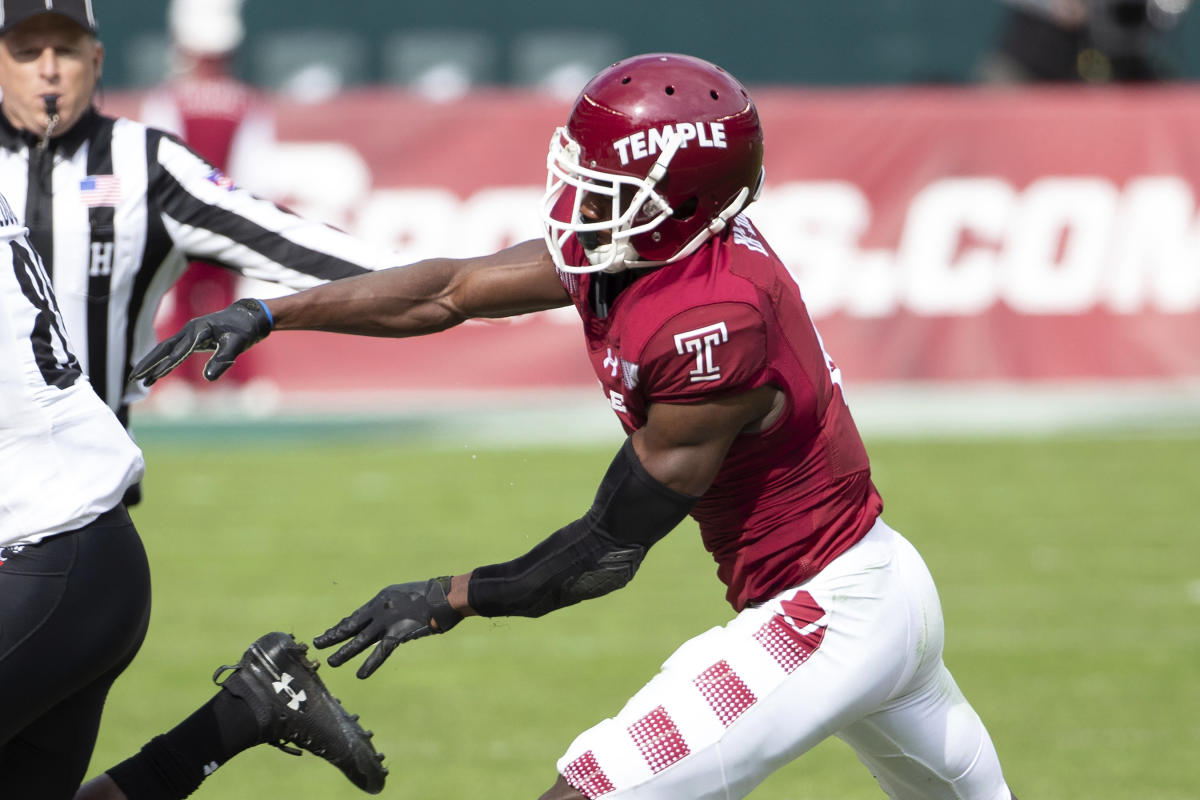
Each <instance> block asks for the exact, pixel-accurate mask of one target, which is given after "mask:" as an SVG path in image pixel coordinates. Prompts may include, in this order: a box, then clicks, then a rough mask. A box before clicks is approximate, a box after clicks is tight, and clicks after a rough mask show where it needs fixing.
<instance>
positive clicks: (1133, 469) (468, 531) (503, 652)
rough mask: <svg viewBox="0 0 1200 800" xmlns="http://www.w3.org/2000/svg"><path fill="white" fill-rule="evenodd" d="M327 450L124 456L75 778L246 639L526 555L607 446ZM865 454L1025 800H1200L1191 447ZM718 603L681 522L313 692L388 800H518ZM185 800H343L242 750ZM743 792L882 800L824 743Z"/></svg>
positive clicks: (1199, 623)
mask: <svg viewBox="0 0 1200 800" xmlns="http://www.w3.org/2000/svg"><path fill="white" fill-rule="evenodd" d="M327 433H328V432H325V434H327ZM325 434H323V435H320V436H314V437H311V438H309V439H305V438H304V437H281V438H277V439H261V438H253V437H251V438H250V440H245V441H243V440H240V439H239V437H238V436H236V435H235V436H224V437H222V436H220V435H215V436H213V437H208V438H201V439H200V440H197V441H190V442H180V441H175V440H172V439H171V438H169V437H161V436H158V437H156V436H150V437H143V438H144V443H145V449H146V456H147V461H148V464H149V468H148V479H147V481H146V492H147V500H146V502H145V503H144V504H143V505H142V506H141V507H139V508H138V509H136V511H135V520H136V522H137V523H138V526H139V528H140V529H141V531H142V535H143V538H144V539H145V541H146V546H147V550H148V551H149V554H150V561H151V566H152V569H153V574H154V583H155V588H154V591H155V596H154V614H153V619H152V622H151V630H150V635H149V638H148V640H147V642H146V644H145V646H144V648H143V649H142V652H141V654H140V655H139V657H138V660H137V661H136V662H135V663H134V665H133V667H132V668H131V669H130V670H129V671H128V672H127V673H126V674H125V676H124V677H123V678H122V679H121V680H120V681H119V682H118V684H117V686H116V687H115V689H114V691H113V694H112V695H111V698H110V702H109V706H108V709H107V713H106V717H105V722H104V727H103V730H102V733H101V738H100V742H99V745H98V748H97V751H96V754H95V758H94V760H93V764H92V769H91V773H90V774H95V773H96V772H99V771H102V770H103V769H104V768H105V767H106V766H109V765H111V764H112V763H114V762H115V761H118V760H120V759H121V758H123V757H124V756H125V755H127V754H129V753H131V752H133V751H134V750H136V749H137V748H138V747H139V746H140V745H141V743H142V742H143V741H144V740H146V739H147V738H149V737H150V736H152V735H154V734H156V733H158V732H161V731H162V730H165V729H166V728H168V727H170V726H171V725H172V724H173V723H174V722H175V721H177V720H178V719H180V718H181V717H182V716H183V715H184V714H186V713H188V712H190V711H191V710H192V709H193V708H194V707H196V706H197V705H198V704H200V703H201V702H203V701H204V700H205V699H207V698H208V697H209V696H210V695H211V693H212V692H213V691H214V687H213V686H212V684H211V683H210V682H209V678H210V676H211V674H212V672H213V670H214V669H215V668H216V667H217V666H218V665H220V664H225V663H232V662H234V661H236V660H237V658H238V657H239V655H240V654H241V652H242V651H243V650H244V649H245V647H246V646H247V645H248V644H249V643H250V642H251V641H252V640H253V639H255V638H256V637H257V636H258V635H259V634H261V633H264V632H266V631H269V630H287V631H291V632H294V633H295V634H296V635H297V636H298V637H299V638H302V639H304V640H310V639H311V638H312V636H314V635H315V634H317V633H319V632H321V631H322V630H324V629H325V628H326V627H327V626H328V625H329V624H332V623H333V622H336V621H337V620H338V619H340V618H341V617H342V616H343V615H345V614H347V613H349V612H350V611H351V610H353V609H354V608H356V607H357V606H358V605H359V604H360V603H362V602H363V601H365V600H367V599H368V598H369V597H370V596H372V595H373V594H374V593H375V591H376V590H378V589H379V588H381V587H382V586H384V585H386V584H389V583H395V582H400V581H407V580H414V579H418V578H425V577H429V576H432V575H437V574H444V573H448V572H460V571H465V570H467V569H469V568H471V567H473V566H476V565H478V564H481V563H490V562H492V561H496V560H502V559H506V558H509V557H512V556H514V555H517V554H519V553H521V552H524V551H525V550H526V549H527V548H528V547H529V546H531V545H532V544H534V543H535V542H536V541H538V540H539V539H540V538H541V537H543V536H544V535H546V534H547V533H549V532H550V531H551V530H553V529H555V528H556V527H558V526H559V525H561V524H563V523H565V522H567V521H569V520H571V519H574V518H575V517H576V516H578V515H579V514H580V513H582V512H583V511H584V510H585V509H586V508H587V506H588V504H589V503H590V501H591V496H592V493H593V491H594V488H595V485H596V482H597V481H598V479H599V477H600V475H601V472H602V470H603V469H604V467H605V466H606V465H607V462H608V459H609V457H610V455H611V452H612V450H613V449H614V448H612V447H609V446H607V445H603V446H599V445H597V446H580V447H576V448H562V449H536V450H535V449H526V450H521V449H499V448H476V447H474V446H472V445H469V444H468V445H445V444H443V445H429V444H415V443H413V442H412V441H411V440H406V439H403V438H397V437H389V436H379V437H377V438H375V439H374V440H372V438H370V437H368V436H363V435H361V432H360V434H355V435H346V436H341V437H339V436H329V435H325ZM242 438H244V437H242ZM615 443H616V442H615V441H614V447H615ZM868 446H869V448H870V450H871V453H872V457H873V459H874V465H875V476H876V482H877V483H878V485H879V486H880V488H881V490H882V491H883V494H884V498H885V502H886V509H885V516H886V518H887V519H888V521H889V522H890V524H891V525H892V526H893V527H895V528H897V529H898V530H900V531H901V532H903V533H904V534H905V535H906V536H908V538H909V539H911V540H912V541H913V542H914V543H915V544H916V545H917V547H918V548H919V549H920V550H921V551H922V553H923V554H924V556H925V558H926V560H927V561H928V562H929V565H930V568H931V569H932V570H933V573H934V576H935V578H936V579H937V580H938V583H939V587H940V590H941V593H942V601H943V605H944V607H945V612H946V619H947V653H946V660H947V663H948V664H949V665H950V668H951V669H952V670H953V671H954V673H955V676H956V678H957V679H958V682H959V684H960V685H961V686H962V688H963V690H964V691H965V692H966V694H967V696H968V697H969V698H970V699H971V700H972V702H973V703H974V705H975V707H976V708H977V709H978V710H979V712H980V714H981V715H982V716H983V718H984V720H985V721H986V722H987V724H988V726H989V728H990V730H991V732H992V735H993V738H994V739H995V742H996V746H997V748H998V750H999V752H1000V755H1001V759H1002V761H1003V762H1004V765H1005V771H1006V774H1007V776H1008V778H1009V781H1010V783H1011V785H1012V786H1013V788H1014V789H1015V791H1016V792H1017V793H1018V795H1019V796H1020V797H1021V798H1022V800H1063V799H1064V798H1088V800H1106V799H1107V798H1112V800H1118V798H1119V799H1120V800H1127V799H1129V798H1137V800H1195V799H1196V798H1200V766H1198V762H1197V759H1196V753H1197V750H1198V749H1200V720H1198V716H1200V541H1198V537H1197V533H1198V532H1200V523H1198V522H1197V517H1196V513H1195V507H1194V503H1195V501H1196V499H1197V494H1198V490H1200V437H1198V435H1197V433H1196V432H1195V431H1191V432H1187V433H1182V434H1179V435H1166V434H1157V435H1153V436H1150V435H1146V436H1135V435H1128V436H1112V437H1101V436H1094V437H1088V436H1069V437H1055V438H1036V439H1022V438H1013V439H975V440H946V439H930V440H920V441H908V440H905V441H901V440H873V441H869V442H868ZM722 597H723V587H721V586H720V585H719V584H718V582H717V580H716V577H715V575H714V568H713V565H712V563H711V560H710V559H709V557H708V555H707V554H706V553H705V552H704V551H703V549H702V548H701V546H700V543H699V538H698V535H696V533H695V530H694V527H693V526H692V525H691V523H690V522H689V523H688V524H686V525H685V526H683V527H681V528H680V529H679V530H677V531H676V532H675V533H674V534H672V535H671V536H670V537H668V538H667V539H666V540H665V541H664V542H663V543H661V544H660V545H658V546H657V547H656V548H655V549H654V550H653V551H652V552H651V553H650V555H649V556H648V558H647V560H646V563H645V565H644V566H643V568H642V571H641V572H640V573H639V575H638V578H637V579H636V580H635V581H634V582H633V583H632V584H631V585H630V586H629V587H628V588H626V589H625V590H624V591H621V592H617V593H615V594H613V595H610V596H608V597H605V598H603V599H600V600H596V601H592V602H590V603H585V604H582V605H580V606H575V607H573V608H570V609H566V610H564V611H561V612H559V613H557V614H553V615H550V616H549V617H546V618H543V619H541V620H520V619H514V620H501V621H485V620H478V619H476V620H467V621H466V622H464V623H463V624H462V625H460V626H459V627H458V628H457V629H456V630H455V631H454V632H453V633H452V634H451V635H448V636H441V637H434V638H429V639H424V640H421V641H419V642H415V643H412V644H410V645H406V646H405V647H403V648H401V649H400V650H399V651H397V652H396V653H395V654H394V655H393V656H392V658H391V660H390V661H389V662H388V663H387V664H386V665H385V666H384V667H383V668H382V669H381V670H380V671H379V672H378V673H376V675H375V676H373V677H372V678H371V679H370V680H368V681H359V680H358V679H357V678H355V677H354V675H353V672H352V669H353V667H349V666H347V667H343V668H341V669H338V670H334V669H332V668H330V667H328V666H325V667H322V670H321V674H322V675H323V676H324V678H325V680H326V682H327V683H328V684H329V685H330V686H331V688H332V689H333V690H334V692H335V694H337V695H338V696H340V697H341V698H342V699H343V701H344V702H345V704H346V706H347V707H348V708H350V709H351V710H352V711H357V712H359V713H361V714H362V717H363V721H364V723H366V724H367V726H368V727H370V728H372V729H374V731H375V732H376V743H377V745H378V747H379V749H380V750H381V751H383V752H384V753H386V755H387V757H388V758H387V762H386V763H387V765H388V767H389V768H390V770H391V776H390V778H389V784H388V788H387V789H386V790H385V792H384V794H383V796H384V797H397V798H401V797H404V798H410V797H414V798H415V797H441V798H470V797H484V796H486V797H497V798H514V800H519V799H520V798H534V797H536V796H537V795H538V794H539V793H540V792H541V791H542V790H543V789H545V788H546V787H547V786H549V785H550V783H551V782H552V780H553V776H554V761H555V759H557V757H558V756H559V755H560V754H561V752H562V751H563V750H564V749H565V747H566V745H567V744H568V743H569V742H570V741H571V739H572V738H573V737H574V735H575V734H576V733H578V732H579V731H581V730H583V729H584V728H586V727H588V726H589V725H591V724H593V723H594V722H596V721H598V720H599V719H601V718H603V717H605V716H608V715H610V714H612V713H615V711H616V710H617V709H618V708H620V706H621V704H622V703H623V702H624V700H625V699H626V698H627V697H628V696H629V695H630V694H632V693H633V691H634V690H635V689H637V688H638V687H640V686H641V684H642V683H643V682H644V681H645V680H647V679H648V678H649V677H650V676H651V675H652V674H653V673H654V672H655V671H656V669H657V667H658V665H659V664H660V663H661V662H662V660H663V659H665V658H666V656H667V655H668V654H670V652H671V651H672V650H673V649H674V648H675V647H676V646H677V645H678V644H679V643H681V642H682V641H683V640H685V639H686V638H688V637H690V636H692V635H694V634H697V633H699V632H701V631H703V630H705V629H707V628H708V627H711V626H712V625H714V624H720V623H722V622H724V621H725V620H726V619H727V618H728V616H729V614H730V612H729V609H728V608H727V606H725V604H724V601H723V599H722ZM197 796H198V797H214V798H226V800H239V799H240V798H247V799H249V798H255V799H257V798H263V797H278V798H322V799H324V798H330V799H331V800H337V799H338V798H354V797H360V796H362V795H361V794H360V793H359V792H358V791H357V790H355V789H354V788H353V787H352V786H351V785H350V784H349V783H347V782H345V780H344V779H343V778H342V776H341V775H340V773H338V772H337V771H336V770H335V769H334V768H333V767H331V766H329V765H328V764H326V763H324V762H323V761H321V760H320V759H317V758H315V757H313V756H311V755H305V756H304V757H302V758H294V757H290V756H287V755H285V754H283V753H280V752H279V751H278V750H275V749H273V748H268V747H260V748H256V749H255V750H253V751H250V752H247V753H245V754H243V755H242V756H240V757H239V758H237V759H236V760H234V761H232V762H230V763H229V764H228V765H226V766H225V767H223V768H222V769H221V770H220V771H219V772H218V773H217V774H216V775H214V776H213V777H212V778H210V779H209V780H208V781H207V782H206V784H205V785H204V787H202V788H201V790H200V791H199V792H198V793H197ZM753 796H754V797H755V798H756V800H757V799H759V798H761V799H762V800H858V799H859V798H862V799H864V800H865V799H866V798H879V797H882V796H883V795H882V792H880V790H879V789H878V788H877V787H876V786H875V784H874V782H873V781H872V779H871V778H870V776H869V774H868V773H867V772H866V770H865V769H864V768H863V767H861V766H860V765H859V763H858V761H857V760H856V759H855V757H854V755H853V753H852V752H851V751H850V750H849V749H848V748H847V747H845V746H844V745H842V744H841V743H840V742H836V741H834V742H827V743H825V744H823V745H822V746H820V747H819V748H818V749H817V750H815V751H814V752H812V753H810V754H808V755H806V756H805V757H803V758H801V759H799V760H798V761H796V762H795V763H793V764H791V765H790V766H789V767H788V768H786V769H785V770H783V771H781V772H780V773H777V774H776V775H774V776H773V777H772V778H771V779H770V780H768V781H767V783H765V784H764V785H763V786H762V788H761V789H759V790H758V791H757V792H756V793H755V794H754V795H753Z"/></svg>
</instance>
